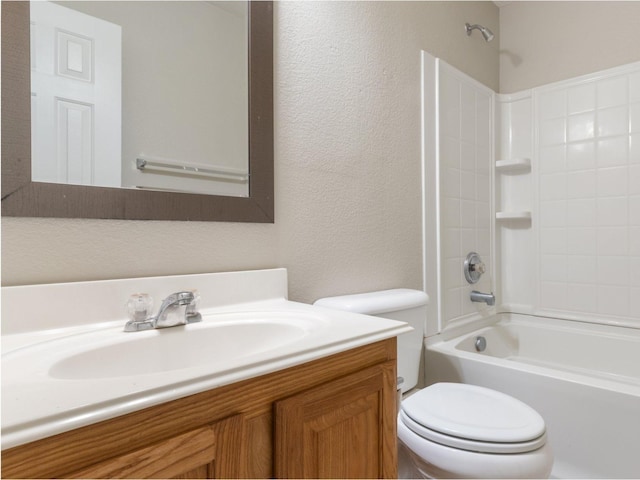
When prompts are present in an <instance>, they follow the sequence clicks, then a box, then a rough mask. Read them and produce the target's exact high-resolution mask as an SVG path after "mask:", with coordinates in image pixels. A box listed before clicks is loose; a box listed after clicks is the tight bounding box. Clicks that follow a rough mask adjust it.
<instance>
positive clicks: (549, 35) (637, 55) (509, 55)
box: [500, 0, 640, 93]
mask: <svg viewBox="0 0 640 480" xmlns="http://www.w3.org/2000/svg"><path fill="white" fill-rule="evenodd" d="M500 37H501V38H500V92H501V93H513V92H517V91H519V90H524V89H527V88H532V87H535V86H539V85H544V84H546V83H551V82H555V81H559V80H564V79H567V78H571V77H575V76H578V75H584V74H587V73H591V72H596V71H599V70H604V69H607V68H611V67H615V66H618V65H623V64H625V63H631V62H636V61H639V60H640V1H637V0H636V1H626V2H613V1H599V2H595V1H594V2H571V1H570V2H555V1H553V2H538V1H531V2H520V1H518V2H511V3H510V4H508V5H506V6H504V7H502V8H501V9H500Z"/></svg>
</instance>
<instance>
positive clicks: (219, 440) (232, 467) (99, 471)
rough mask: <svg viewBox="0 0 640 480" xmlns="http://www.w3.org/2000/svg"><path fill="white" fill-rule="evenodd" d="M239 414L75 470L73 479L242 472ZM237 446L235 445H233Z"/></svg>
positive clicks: (220, 475) (212, 475)
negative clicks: (240, 465)
mask: <svg viewBox="0 0 640 480" xmlns="http://www.w3.org/2000/svg"><path fill="white" fill-rule="evenodd" d="M241 435H242V417H241V416H240V415H236V416H234V417H230V418H228V419H225V420H221V421H219V422H216V423H214V424H212V425H207V426H205V427H202V428H198V429H196V430H192V431H189V432H186V433H183V434H181V435H177V436H175V437H171V438H169V439H167V440H164V441H162V442H158V443H156V444H153V445H150V446H148V447H145V448H141V449H139V450H135V451H133V452H130V453H127V454H124V455H121V456H118V457H116V458H112V459H109V460H106V461H104V462H100V463H98V464H95V465H92V466H90V467H88V468H86V469H83V470H79V471H76V472H73V473H72V474H71V475H68V477H69V478H223V477H224V478H231V477H233V473H235V475H238V468H239V463H240V449H239V448H237V445H239V438H240V437H241ZM234 445H235V446H236V447H235V448H234V447H231V446H234Z"/></svg>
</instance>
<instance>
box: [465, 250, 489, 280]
mask: <svg viewBox="0 0 640 480" xmlns="http://www.w3.org/2000/svg"><path fill="white" fill-rule="evenodd" d="M463 271H464V278H465V279H466V280H467V282H469V283H470V284H474V283H477V282H478V280H480V277H481V276H482V274H483V273H486V271H487V267H486V265H485V264H484V262H483V261H482V259H481V258H480V255H478V254H477V253H476V252H470V253H469V254H468V255H467V258H466V259H465V261H464V266H463Z"/></svg>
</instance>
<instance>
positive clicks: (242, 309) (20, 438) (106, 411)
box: [2, 269, 411, 449]
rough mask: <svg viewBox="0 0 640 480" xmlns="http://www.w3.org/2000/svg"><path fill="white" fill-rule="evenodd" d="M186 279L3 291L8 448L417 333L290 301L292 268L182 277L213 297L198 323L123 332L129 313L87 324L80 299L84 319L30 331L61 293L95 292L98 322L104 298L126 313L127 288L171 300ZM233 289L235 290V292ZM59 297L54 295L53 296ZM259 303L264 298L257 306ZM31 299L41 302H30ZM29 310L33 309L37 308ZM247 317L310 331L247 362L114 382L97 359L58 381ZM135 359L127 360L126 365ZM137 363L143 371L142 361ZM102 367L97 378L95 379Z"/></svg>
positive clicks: (71, 316)
mask: <svg viewBox="0 0 640 480" xmlns="http://www.w3.org/2000/svg"><path fill="white" fill-rule="evenodd" d="M252 274H253V275H252ZM176 278H177V277H162V278H153V279H136V280H123V281H108V282H86V283H82V284H80V283H78V284H58V285H53V286H47V285H42V286H37V288H35V287H9V288H3V291H2V293H3V306H2V308H3V312H2V313H3V335H2V448H3V449H6V448H11V447H14V446H17V445H21V444H24V443H28V442H31V441H34V440H37V439H41V438H45V437H48V436H51V435H55V434H58V433H62V432H65V431H68V430H72V429H75V428H79V427H82V426H86V425H90V424H93V423H96V422H99V421H103V420H106V419H109V418H113V417H116V416H119V415H123V414H126V413H130V412H133V411H136V410H140V409H143V408H147V407H150V406H153V405H157V404H160V403H164V402H167V401H170V400H175V399H177V398H181V397H184V396H187V395H192V394H195V393H198V392H202V391H205V390H209V389H212V388H216V387H220V386H222V385H227V384H230V383H234V382H238V381H241V380H245V379H248V378H253V377H257V376H259V375H264V374H267V373H270V372H273V371H276V370H281V369H284V368H288V367H292V366H294V365H298V364H301V363H305V362H308V361H311V360H315V359H318V358H322V357H325V356H328V355H332V354H335V353H339V352H343V351H346V350H349V349H351V348H355V347H359V346H362V345H366V344H369V343H372V342H376V341H379V340H383V339H386V338H391V337H394V336H397V335H400V334H402V333H405V332H408V331H411V327H409V326H408V325H407V324H406V323H403V322H397V321H393V320H386V319H382V318H377V317H370V316H365V315H359V314H353V313H347V312H341V311H336V310H329V309H323V308H321V307H314V306H311V305H306V304H301V303H296V302H291V301H288V300H287V299H286V290H285V291H284V292H283V291H282V285H283V284H284V285H285V289H286V271H284V270H282V269H277V270H266V271H265V270H263V271H257V272H238V273H237V274H236V273H232V274H229V273H225V274H207V275H204V276H202V275H200V276H182V277H179V278H180V282H178V283H181V284H185V283H186V284H188V286H189V287H190V288H193V287H195V288H198V289H199V290H200V294H201V296H202V298H203V305H202V307H201V308H200V312H201V313H202V315H203V321H202V322H201V323H196V324H192V325H186V326H179V327H172V328H168V329H163V330H148V331H142V332H131V333H125V332H123V327H124V323H125V322H126V317H124V316H122V315H121V318H118V319H116V320H111V321H99V322H92V323H83V322H82V318H84V316H85V315H86V313H85V311H83V307H85V306H84V305H82V301H79V302H77V303H80V305H78V307H79V308H78V309H75V310H74V311H75V313H72V312H71V311H69V312H68V314H67V315H66V317H67V318H66V319H64V320H51V321H50V323H49V324H46V323H44V324H43V322H45V320H43V319H42V318H39V319H38V320H37V322H34V323H35V324H36V325H37V326H38V329H32V328H29V326H27V325H25V323H28V320H29V319H30V318H32V315H37V314H40V315H42V314H43V312H42V310H43V307H42V305H43V303H44V304H46V303H47V302H48V301H50V302H52V303H51V304H49V305H48V306H47V309H48V310H50V314H49V316H50V317H51V318H53V317H55V315H52V313H51V312H56V308H60V305H58V304H57V301H58V300H56V299H57V298H59V295H61V294H62V295H63V299H65V300H66V302H63V303H66V305H67V309H68V299H69V295H71V298H73V296H74V295H75V294H76V293H77V292H84V293H86V292H91V294H89V295H88V297H89V298H91V299H92V304H91V305H90V306H91V309H90V310H89V312H94V315H92V319H95V318H98V319H99V320H105V318H104V317H105V315H108V313H105V312H103V311H102V310H101V307H100V306H99V305H96V298H101V299H102V301H104V302H107V303H111V302H113V301H115V298H118V299H119V300H121V301H120V307H121V309H122V305H123V304H124V301H126V298H120V297H122V292H123V291H128V292H136V291H140V289H139V288H135V289H132V287H134V286H135V287H142V286H144V287H149V289H148V290H147V291H149V290H153V289H156V290H159V291H165V293H164V294H163V295H168V294H169V293H172V291H171V288H174V284H175V283H176V282H175V279H176ZM283 278H284V282H283ZM163 280H164V281H163ZM202 280H204V281H202ZM230 280H234V281H231V282H230ZM244 280H247V281H248V284H247V285H246V286H247V287H251V288H252V289H253V290H252V292H250V293H246V294H245V295H246V296H245V298H241V297H242V296H243V295H238V290H243V287H242V283H243V281H244ZM122 282H124V283H125V285H122ZM132 282H133V283H132ZM251 282H254V283H253V284H252V283H251ZM225 285H227V286H226V287H225ZM261 285H263V286H264V288H263V287H261ZM274 285H280V286H279V287H274ZM47 287H49V288H47ZM78 287H80V288H78ZM169 287H171V288H169ZM211 287H215V288H213V289H211ZM25 289H26V290H29V291H28V292H27V291H25ZM226 289H230V290H234V291H235V293H230V292H226ZM51 292H53V295H50V294H51ZM213 293H216V294H217V296H218V298H225V299H227V300H228V299H231V300H233V303H229V302H218V303H219V305H215V304H214V303H215V302H212V301H210V300H205V299H206V298H211V295H212V294H213ZM34 295H35V297H34ZM42 297H44V298H42ZM251 297H253V300H254V301H251V300H252V299H251ZM27 298H30V300H31V301H30V302H29V303H28V304H25V303H24V301H25V299H27ZM7 302H9V305H7ZM20 302H22V304H21V305H22V308H21V305H20ZM29 304H31V305H33V307H32V308H30V307H29ZM110 308H111V306H110V305H109V309H110ZM48 310H47V311H48ZM78 312H80V313H79V314H78ZM15 315H20V318H21V319H22V324H21V325H20V326H18V327H16V326H15V323H12V322H15V321H17V320H16V319H15V318H13V316H15ZM239 317H242V318H249V319H255V320H256V321H258V322H261V321H266V322H269V321H278V322H280V321H281V322H283V323H284V324H286V325H294V326H296V325H300V326H301V330H300V332H301V333H300V334H299V335H297V336H296V338H295V339H293V340H291V341H288V342H285V343H284V344H283V345H278V346H277V348H272V349H271V350H266V351H259V349H258V351H256V352H255V353H251V354H249V355H242V356H239V357H237V358H235V357H234V358H230V357H228V356H227V357H225V358H220V359H215V358H214V359H213V360H211V359H210V360H208V361H207V362H205V363H202V364H200V363H199V362H198V363H196V364H195V365H187V366H177V367H176V366H172V367H170V368H169V369H167V370H166V371H165V370H162V369H158V368H154V369H152V370H151V371H150V372H145V373H142V372H141V371H140V369H139V368H133V369H132V371H133V373H131V374H126V375H119V376H112V375H110V374H109V372H110V370H109V368H110V367H111V366H110V365H106V366H105V365H102V364H101V363H100V358H101V357H100V355H97V356H94V357H89V358H93V360H92V361H90V362H87V366H86V368H84V370H86V372H85V373H86V374H83V375H78V376H71V377H68V378H67V377H65V375H58V374H57V373H56V370H55V365H59V362H61V361H63V360H65V359H66V358H69V356H73V355H75V354H77V352H79V351H82V352H91V351H92V349H93V351H98V352H99V351H100V350H99V348H100V346H104V345H113V344H118V345H120V344H121V343H122V342H136V341H139V340H140V341H143V340H145V339H151V340H152V341H153V339H154V336H156V337H157V336H160V335H162V336H163V342H164V345H165V346H166V345H169V346H170V345H173V343H172V342H176V343H175V344H176V345H179V343H180V342H179V341H178V340H184V339H185V338H187V337H184V336H182V337H179V336H181V335H185V334H190V335H197V334H198V332H199V331H203V330H202V329H207V328H211V327H212V326H215V324H216V322H228V321H230V320H231V321H234V318H239ZM5 319H7V321H6V325H7V328H5ZM252 321H253V320H252ZM42 327H45V328H42ZM46 327H49V328H46ZM296 328H297V327H296ZM296 331H297V330H296ZM182 343H184V342H182ZM131 345H134V343H132V344H131ZM187 345H188V344H187ZM128 351H129V352H132V351H135V350H131V349H130V350H128ZM142 358H143V360H141V359H140V358H135V355H133V356H131V358H130V360H131V362H144V357H142ZM212 358H213V357H212ZM128 360H129V358H127V359H122V358H119V359H118V362H126V361H128ZM153 361H157V360H153ZM132 364H133V365H134V366H140V363H132ZM52 367H54V368H52ZM103 367H104V368H103ZM143 370H144V369H143ZM93 371H95V374H92V372H93ZM105 372H106V373H105Z"/></svg>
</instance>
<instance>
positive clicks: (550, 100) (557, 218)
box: [498, 63, 640, 328]
mask: <svg viewBox="0 0 640 480" xmlns="http://www.w3.org/2000/svg"><path fill="white" fill-rule="evenodd" d="M530 93H531V95H530V98H531V102H532V107H533V110H532V117H531V118H532V126H533V128H532V130H531V132H532V133H531V134H530V135H531V138H532V139H533V146H534V149H533V150H534V152H533V159H532V170H531V174H532V179H533V186H534V188H533V194H532V198H531V203H532V205H533V209H532V210H533V221H532V225H531V230H529V235H528V236H527V231H526V230H520V231H519V230H518V229H512V230H509V229H506V228H502V231H501V230H500V229H499V230H498V232H499V235H498V237H499V243H501V248H500V257H501V264H502V270H501V271H502V272H503V275H501V276H502V277H503V278H502V279H501V283H502V287H501V293H502V299H501V300H502V302H503V303H504V304H505V306H506V309H507V310H511V311H521V312H522V313H537V314H540V315H547V316H553V317H562V318H573V319H578V320H587V321H595V322H603V323H615V324H621V325H627V326H632V327H637V328H640V314H639V313H638V309H637V306H636V302H635V301H634V300H635V299H637V298H639V297H640V63H634V64H630V65H626V66H623V67H619V68H615V69H611V70H606V71H603V72H598V73H595V74H591V75H587V76H582V77H578V78H574V79H570V80H567V81H563V82H558V83H554V84H550V85H545V86H542V87H538V88H535V89H533V90H531V91H530ZM503 110H504V109H503ZM523 121H524V120H523V119H520V120H518V119H511V124H510V125H511V126H510V127H509V128H505V127H503V128H502V131H503V135H502V136H503V137H504V136H505V132H512V131H514V130H517V126H518V125H521V124H522V122H523ZM522 135H525V136H526V133H524V134H522ZM502 140H503V141H502V142H501V145H502V147H501V150H502V151H505V150H506V149H507V148H508V146H509V144H510V140H509V138H506V139H505V138H503V139H502ZM501 195H502V196H503V197H505V196H506V197H509V196H513V195H514V193H513V192H512V193H507V192H502V193H501ZM499 201H501V202H503V203H504V202H509V201H510V200H509V198H502V199H501V200H499ZM523 233H524V235H523ZM525 237H526V238H525ZM531 239H532V240H533V241H532V242H529V241H530V240H531ZM531 245H533V246H534V249H533V251H529V252H526V250H530V246H531ZM523 255H527V257H528V258H529V260H525V263H526V262H528V268H527V265H524V267H523V268H522V269H517V270H518V271H515V272H514V271H513V267H514V265H515V264H516V263H517V261H516V260H517V259H522V256H523ZM510 269H511V270H510ZM507 271H508V272H509V273H508V274H504V272H507ZM509 276H516V277H519V278H522V279H526V278H529V281H526V280H524V281H522V282H519V283H518V282H516V283H509V282H508V281H507V280H506V279H507V278H509ZM518 285H519V286H518Z"/></svg>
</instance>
